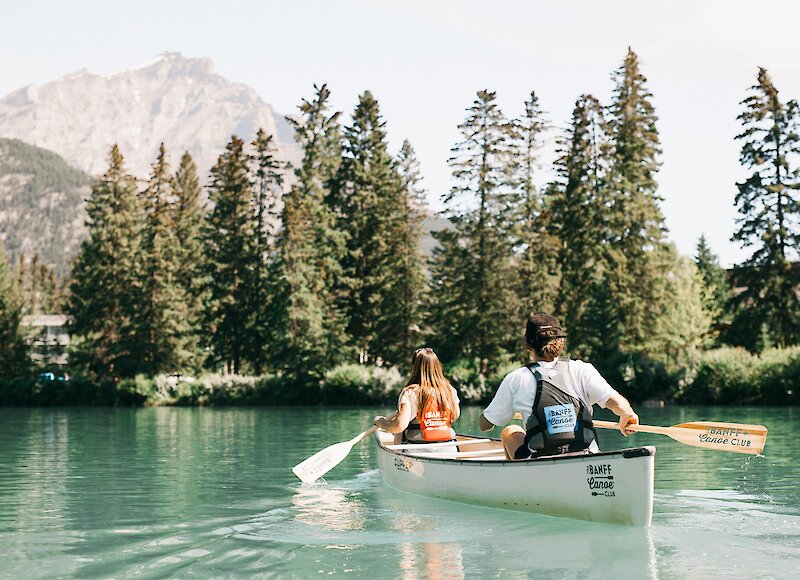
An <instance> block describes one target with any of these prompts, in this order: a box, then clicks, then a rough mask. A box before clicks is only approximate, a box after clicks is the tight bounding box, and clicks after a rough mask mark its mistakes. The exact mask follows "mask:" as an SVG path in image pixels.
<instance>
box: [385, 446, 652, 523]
mask: <svg viewBox="0 0 800 580" xmlns="http://www.w3.org/2000/svg"><path fill="white" fill-rule="evenodd" d="M375 440H376V441H377V443H378V452H377V456H378V466H379V467H380V470H381V472H382V473H383V477H384V479H385V481H386V483H387V484H389V485H390V486H392V487H394V488H396V489H399V490H402V491H405V492H409V493H414V494H417V495H424V496H428V497H434V498H438V499H446V500H451V501H458V502H463V503H470V504H477V505H482V506H489V507H497V508H505V509H511V510H518V511H526V512H535V513H541V514H547V515H551V516H560V517H568V518H577V519H582V520H590V521H594V522H607V523H616V524H628V525H633V526H649V525H650V519H651V517H652V514H653V467H654V461H655V454H656V449H655V447H652V446H648V447H638V448H635V449H623V450H619V451H606V452H602V453H596V454H588V455H561V456H556V457H546V458H542V459H534V460H528V461H508V460H507V459H505V457H504V455H503V451H502V448H501V444H500V441H498V440H496V439H479V438H477V437H470V436H466V435H459V436H458V439H457V441H456V443H454V444H438V443H437V444H425V445H395V444H394V436H393V435H391V434H389V433H386V432H384V431H376V432H375Z"/></svg>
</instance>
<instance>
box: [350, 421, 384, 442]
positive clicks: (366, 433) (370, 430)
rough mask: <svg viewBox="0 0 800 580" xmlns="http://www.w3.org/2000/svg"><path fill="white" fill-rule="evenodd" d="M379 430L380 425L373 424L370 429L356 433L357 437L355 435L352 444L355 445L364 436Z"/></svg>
mask: <svg viewBox="0 0 800 580" xmlns="http://www.w3.org/2000/svg"><path fill="white" fill-rule="evenodd" d="M377 430H378V426H377V425H373V426H372V427H370V428H369V429H367V430H366V431H364V432H363V433H360V434H358V435H356V436H355V437H353V438H352V439H351V440H350V445H355V444H356V443H358V442H359V441H361V440H362V439H363V438H364V437H368V436H369V435H372V434H373V433H375V431H377Z"/></svg>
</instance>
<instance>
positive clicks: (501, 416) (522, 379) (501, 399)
mask: <svg viewBox="0 0 800 580" xmlns="http://www.w3.org/2000/svg"><path fill="white" fill-rule="evenodd" d="M557 362H558V359H556V360H553V361H549V362H547V361H539V365H540V366H542V367H545V368H553V367H554V366H555V365H556V363H557ZM569 374H570V375H571V377H572V384H573V386H574V387H575V390H576V391H577V394H578V395H579V396H580V398H581V399H583V400H584V401H585V402H586V403H588V404H590V405H600V406H601V407H603V408H605V406H606V401H608V399H609V397H611V395H613V394H614V393H616V392H617V391H615V390H614V389H613V388H612V387H611V385H609V384H608V381H606V380H605V379H604V378H603V377H602V376H601V375H600V373H599V372H598V371H597V369H596V368H594V365H592V364H591V363H587V362H583V361H582V360H570V361H569ZM535 398H536V377H534V376H533V373H532V372H531V371H530V370H528V368H527V367H522V368H519V369H517V370H515V371H513V372H510V373H509V374H507V375H506V377H505V378H504V379H503V382H502V383H500V387H499V388H498V389H497V393H495V396H494V399H492V402H491V403H489V406H488V407H486V410H485V411H484V412H483V416H484V417H486V420H487V421H489V422H490V423H492V424H493V425H505V424H506V423H508V422H509V421H511V419H512V417H513V416H514V413H515V412H517V411H519V413H520V414H521V415H522V424H523V425H525V424H526V423H527V421H528V417H530V415H531V411H532V410H533V401H534V399H535Z"/></svg>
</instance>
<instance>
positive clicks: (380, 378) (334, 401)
mask: <svg viewBox="0 0 800 580" xmlns="http://www.w3.org/2000/svg"><path fill="white" fill-rule="evenodd" d="M402 387H403V377H401V376H400V371H398V370H397V368H395V367H389V368H387V367H376V366H367V365H360V364H351V363H349V364H342V365H338V366H336V367H334V368H333V369H331V370H329V371H328V372H326V373H325V376H324V378H323V379H322V383H321V402H322V403H323V404H326V405H365V404H375V403H381V404H383V403H391V402H393V401H394V400H396V398H397V395H398V394H399V393H400V389H401V388H402Z"/></svg>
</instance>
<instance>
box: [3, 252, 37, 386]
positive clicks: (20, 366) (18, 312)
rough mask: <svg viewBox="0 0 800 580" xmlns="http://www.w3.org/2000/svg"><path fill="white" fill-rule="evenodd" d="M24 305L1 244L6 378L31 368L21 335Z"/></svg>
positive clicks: (4, 371)
mask: <svg viewBox="0 0 800 580" xmlns="http://www.w3.org/2000/svg"><path fill="white" fill-rule="evenodd" d="M21 321H22V305H21V303H20V300H19V296H18V295H17V291H16V289H15V288H14V281H13V278H12V276H11V273H10V272H9V267H8V259H7V258H6V254H5V249H4V248H3V245H2V243H0V369H3V375H4V377H5V378H6V379H7V378H11V377H15V376H17V375H21V374H22V373H24V371H26V370H27V369H28V368H29V367H30V362H29V360H28V349H27V346H26V344H25V341H24V340H23V338H22V335H21V333H20V323H21Z"/></svg>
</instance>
